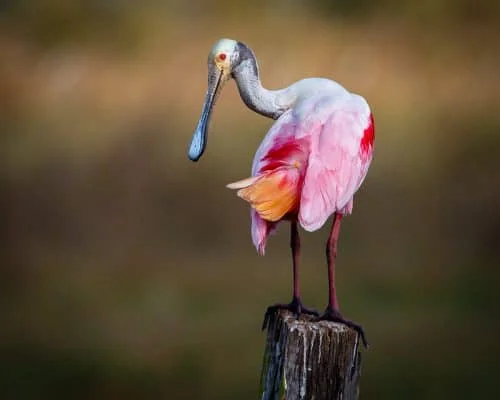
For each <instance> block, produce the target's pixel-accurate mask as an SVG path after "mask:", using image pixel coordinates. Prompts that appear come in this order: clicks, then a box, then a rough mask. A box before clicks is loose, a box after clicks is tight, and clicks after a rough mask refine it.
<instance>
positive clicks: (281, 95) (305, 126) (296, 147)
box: [188, 39, 374, 345]
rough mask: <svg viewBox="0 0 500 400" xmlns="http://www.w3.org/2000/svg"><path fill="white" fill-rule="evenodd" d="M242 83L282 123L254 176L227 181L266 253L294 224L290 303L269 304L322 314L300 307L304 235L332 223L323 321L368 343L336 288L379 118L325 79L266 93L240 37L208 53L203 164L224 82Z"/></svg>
mask: <svg viewBox="0 0 500 400" xmlns="http://www.w3.org/2000/svg"><path fill="white" fill-rule="evenodd" d="M230 78H233V79H235V80H236V83H237V85H238V89H239V93H240V96H241V98H242V100H243V102H244V103H245V104H246V105H247V106H248V107H249V108H250V109H252V110H253V111H255V112H257V113H259V114H262V115H264V116H266V117H269V118H272V119H274V120H276V122H275V123H274V125H273V126H272V127H271V129H270V130H269V132H268V133H267V135H266V136H265V138H264V140H263V141H262V143H261V145H260V147H259V148H258V150H257V153H256V154H255V158H254V161H253V167H252V176H251V177H249V178H246V179H243V180H240V181H237V182H234V183H231V184H229V185H227V186H228V187H229V188H230V189H237V190H238V192H237V194H238V196H239V197H241V198H243V199H244V200H246V201H247V202H248V203H250V206H251V220H252V239H253V243H254V245H255V246H256V248H257V250H258V252H259V253H260V254H262V255H263V254H264V251H265V247H266V241H267V238H268V236H269V234H270V233H271V232H272V231H273V230H274V229H275V228H276V226H277V224H278V223H279V222H280V221H285V220H286V221H290V223H291V238H290V239H291V240H290V242H291V243H290V245H291V250H292V261H293V297H292V301H291V302H290V303H289V304H276V305H274V306H270V307H269V308H268V310H267V312H266V318H265V319H264V326H265V325H266V321H268V318H269V315H270V313H271V312H272V311H274V310H276V309H279V308H286V309H289V310H292V311H293V312H295V313H296V314H301V313H309V314H316V315H317V313H315V312H314V311H313V310H309V309H307V308H305V307H304V306H303V304H302V300H301V297H300V291H299V275H298V273H299V271H298V270H299V266H298V262H299V252H300V240H299V233H298V230H297V227H298V225H300V226H302V228H304V229H305V230H306V231H315V230H317V229H319V228H321V227H322V226H323V224H324V223H325V222H326V221H327V219H328V218H329V217H330V216H333V223H332V227H331V230H330V235H329V237H328V241H327V245H326V258H327V266H328V283H329V284H328V289H329V294H328V306H327V307H326V310H325V312H324V313H323V314H322V315H321V316H319V317H318V319H325V320H331V321H336V322H340V323H343V324H345V325H347V326H350V327H351V328H353V329H355V330H356V331H357V332H358V334H359V335H360V336H361V338H362V340H363V342H364V344H365V345H366V340H365V335H364V332H363V329H362V327H361V326H360V325H358V324H356V323H354V322H352V321H349V320H347V319H345V318H344V317H343V316H342V315H341V313H340V312H339V305H338V301H337V295H336V290H335V259H336V255H337V242H338V238H339V232H340V222H341V220H342V217H343V216H344V215H347V214H350V213H351V212H352V207H353V196H354V194H355V193H356V191H357V190H358V189H359V187H360V185H361V183H362V182H363V180H364V178H365V176H366V174H367V172H368V167H369V166H370V162H371V160H372V155H373V146H374V143H373V142H374V123H373V117H372V113H371V111H370V107H369V106H368V104H367V102H366V100H365V99H364V98H363V97H361V96H359V95H357V94H354V93H350V92H349V91H347V90H346V89H345V88H344V87H342V86H341V85H340V84H338V83H336V82H334V81H332V80H329V79H324V78H308V79H303V80H300V81H298V82H296V83H294V84H292V85H291V86H289V87H287V88H285V89H281V90H267V89H265V88H263V87H262V84H261V82H260V79H259V70H258V66H257V60H256V58H255V55H254V53H253V51H252V50H251V49H250V48H249V47H247V46H246V45H245V44H243V43H241V42H237V41H234V40H230V39H221V40H219V41H218V42H217V43H216V44H215V45H214V46H213V48H212V49H211V51H210V53H209V56H208V91H207V94H206V99H205V104H204V106H203V110H202V113H201V117H200V120H199V122H198V126H197V127H196V130H195V132H194V135H193V139H192V142H191V145H190V147H189V153H188V155H189V158H190V159H191V160H192V161H197V160H198V159H199V158H200V157H201V156H202V154H203V152H204V150H205V147H206V144H207V129H208V124H209V120H210V115H211V111H212V109H213V107H214V104H215V102H216V100H217V97H218V95H219V94H220V92H221V90H222V87H223V86H224V84H225V83H226V82H227V81H228V80H229V79H230Z"/></svg>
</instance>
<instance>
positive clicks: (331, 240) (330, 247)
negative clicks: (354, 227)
mask: <svg viewBox="0 0 500 400" xmlns="http://www.w3.org/2000/svg"><path fill="white" fill-rule="evenodd" d="M341 221H342V214H337V213H335V215H334V216H333V224H332V229H331V230H330V236H329V237H328V241H327V242H326V260H327V263H328V307H329V308H331V309H333V310H338V309H339V302H338V300H337V292H336V290H335V261H336V260H337V243H338V240H339V234H340V222H341Z"/></svg>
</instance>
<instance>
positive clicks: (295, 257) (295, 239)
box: [290, 221, 300, 299]
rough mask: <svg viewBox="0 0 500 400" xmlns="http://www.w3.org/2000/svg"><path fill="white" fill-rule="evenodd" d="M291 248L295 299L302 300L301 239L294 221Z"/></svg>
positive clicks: (291, 231) (291, 230)
mask: <svg viewBox="0 0 500 400" xmlns="http://www.w3.org/2000/svg"><path fill="white" fill-rule="evenodd" d="M290 248H291V249H292V262H293V299H300V288H299V257H300V237H299V230H298V229H297V222H295V221H293V222H292V224H291V227H290Z"/></svg>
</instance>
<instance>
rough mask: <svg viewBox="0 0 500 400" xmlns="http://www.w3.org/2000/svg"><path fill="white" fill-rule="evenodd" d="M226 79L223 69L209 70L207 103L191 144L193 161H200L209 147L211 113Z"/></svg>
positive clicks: (190, 155)
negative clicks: (208, 135)
mask: <svg viewBox="0 0 500 400" xmlns="http://www.w3.org/2000/svg"><path fill="white" fill-rule="evenodd" d="M224 81H225V79H224V74H223V72H222V71H221V70H219V69H217V68H216V69H215V71H210V72H209V74H208V90H207V95H206V98H205V104H204V105H203V110H202V112H201V117H200V120H199V121H198V125H197V126H196V129H195V131H194V134H193V139H192V140H191V145H190V146H189V151H188V157H189V159H190V160H191V161H198V160H199V159H200V157H201V156H202V155H203V152H204V151H205V148H206V147H207V132H208V124H209V122H210V115H211V113H212V109H213V108H214V106H215V102H216V100H217V97H218V95H219V92H220V90H221V88H222V86H223V83H224Z"/></svg>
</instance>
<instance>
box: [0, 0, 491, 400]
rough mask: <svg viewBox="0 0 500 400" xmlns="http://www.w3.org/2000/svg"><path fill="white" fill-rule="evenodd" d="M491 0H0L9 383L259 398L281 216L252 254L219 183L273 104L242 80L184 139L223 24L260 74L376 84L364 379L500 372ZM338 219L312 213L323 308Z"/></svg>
mask: <svg viewBox="0 0 500 400" xmlns="http://www.w3.org/2000/svg"><path fill="white" fill-rule="evenodd" d="M499 4H500V3H495V2H488V1H483V2H478V1H473V0H460V1H456V0H432V1H430V0H429V1H408V2H399V1H395V0H382V1H379V2H369V1H364V0H351V1H340V0H338V1H322V0H315V1H298V0H296V1H278V0H275V1H270V0H267V1H264V0H255V1H252V2H241V3H240V2H234V1H226V0H218V1H201V0H191V1H188V0H182V1H181V0H170V1H164V2H156V1H152V0H151V1H143V2H132V1H119V0H115V1H111V0H108V1H98V0H86V1H84V0H73V1H67V2H65V1H62V0H24V1H17V2H16V1H2V2H1V3H0V121H1V127H2V129H1V130H2V132H1V138H2V144H1V146H0V152H1V158H0V165H1V169H0V176H1V186H2V191H1V193H2V194H1V199H2V211H3V214H4V216H3V218H2V221H3V223H2V227H4V229H5V232H4V235H3V237H4V239H3V240H2V241H1V248H2V252H1V254H2V255H1V266H0V310H1V314H0V318H1V323H0V398H2V399H49V398H50V399H54V398H67V399H111V398H117V399H143V398H165V399H178V398H186V399H255V398H258V396H259V395H258V387H259V377H260V367H261V360H262V352H263V348H264V335H263V333H261V331H260V323H261V318H262V316H263V312H264V310H265V307H266V306H267V305H268V304H270V303H273V302H275V301H287V300H288V299H289V297H290V290H291V267H290V258H289V248H288V229H287V227H286V226H282V227H281V229H280V231H279V232H278V234H277V235H276V236H275V237H273V238H272V239H271V240H270V242H269V246H268V252H267V255H266V257H264V258H262V257H259V256H257V254H256V252H255V250H254V248H253V247H252V244H251V240H250V234H249V226H250V225H249V212H248V208H247V206H246V204H244V203H243V202H242V201H241V200H239V199H238V198H236V196H235V195H234V193H231V192H230V191H229V190H227V189H225V187H224V185H225V184H226V183H228V182H231V181H234V180H237V179H241V178H244V177H246V176H248V174H249V170H250V165H251V160H252V158H253V153H254V151H255V149H256V148H257V146H258V144H259V142H260V140H261V139H262V137H263V135H264V134H265V132H266V131H267V129H268V128H269V126H270V125H271V123H272V121H270V120H267V119H265V118H263V117H261V116H258V115H256V114H254V113H252V112H250V111H249V110H248V109H246V108H245V106H244V105H243V104H242V102H241V101H240V99H239V97H238V94H237V91H236V89H235V85H234V83H232V84H230V85H228V87H227V88H226V89H225V91H224V93H223V95H222V97H221V99H220V101H219V103H218V105H217V108H216V110H215V113H214V116H213V120H212V125H211V136H210V140H209V146H208V149H207V152H206V153H205V156H204V158H203V159H202V160H201V161H200V162H199V163H192V162H190V161H188V159H187V156H186V150H187V146H188V143H189V141H190V138H191V133H192V131H193V128H194V127H195V125H196V122H197V119H198V116H199V113H200V111H201V106H202V101H203V99H204V93H205V90H206V57H207V54H208V51H209V49H210V47H211V46H212V45H213V43H214V42H215V41H216V40H217V39H219V38H220V37H230V38H234V39H238V40H241V41H243V42H245V43H247V44H248V45H250V46H251V47H252V48H253V49H254V50H255V52H256V54H257V57H258V59H259V62H260V67H261V74H262V79H263V83H264V85H265V86H267V87H269V88H278V87H283V86H287V85H289V84H290V83H292V82H293V81H295V80H298V79H300V78H303V77H308V76H326V77H332V78H334V79H336V80H338V81H340V82H341V83H342V84H344V85H345V86H346V87H348V88H349V89H350V90H352V91H354V92H357V93H360V94H362V95H363V96H365V97H366V98H367V99H368V101H369V103H370V104H371V106H372V108H373V112H374V115H375V120H376V135H377V136H376V156H375V159H374V162H373V164H372V168H371V170H370V172H369V175H368V178H367V179H366V181H365V184H364V186H363V187H362V189H361V190H360V192H359V194H358V195H357V197H356V201H355V209H354V214H353V215H352V216H351V217H349V218H347V219H345V222H344V225H343V228H342V235H341V242H340V253H339V259H338V264H339V266H338V290H339V292H340V293H339V295H340V303H341V307H342V310H343V312H344V314H345V315H346V316H348V317H350V318H352V319H354V320H356V321H358V322H360V323H362V324H363V325H364V327H365V329H366V331H367V334H368V337H369V339H370V342H371V349H370V351H369V352H367V353H366V354H365V358H364V359H365V364H364V370H363V377H362V382H361V398H363V399H470V398H474V399H476V398H477V399H479V398H495V397H496V396H498V395H499V389H498V378H499V372H500V369H499V366H498V365H499V364H498V357H499V356H500V345H499V339H500V335H499V333H500V329H499V328H500V314H499V305H500V301H499V297H500V296H499V290H500V268H499V267H500V265H499V264H500V251H499V240H500V211H499V207H500V179H499V173H500V167H499V162H498V160H499V158H500V136H499V131H500V114H499V107H500V78H499V70H500V63H499V61H500V51H499V49H500V40H499V39H500V35H499V33H500V6H499ZM327 233H328V228H327V227H325V228H324V229H322V230H321V231H319V232H315V233H312V234H307V235H304V234H303V235H302V238H303V257H302V285H303V286H302V291H303V296H304V300H305V302H306V303H307V304H308V305H312V306H314V307H317V308H318V309H322V308H323V307H324V306H325V303H326V294H327V290H326V289H327V287H326V269H325V261H324V242H325V240H326V236H327Z"/></svg>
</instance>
